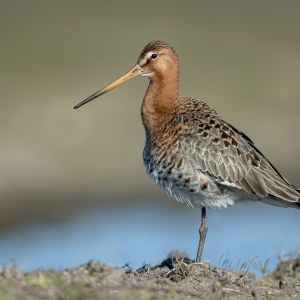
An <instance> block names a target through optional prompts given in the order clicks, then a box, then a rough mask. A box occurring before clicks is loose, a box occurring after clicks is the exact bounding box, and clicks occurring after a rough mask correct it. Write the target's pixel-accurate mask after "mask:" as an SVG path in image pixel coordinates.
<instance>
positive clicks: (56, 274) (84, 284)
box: [0, 253, 300, 300]
mask: <svg viewBox="0 0 300 300" xmlns="http://www.w3.org/2000/svg"><path fill="white" fill-rule="evenodd" d="M173 254H174V253H173ZM175 254H176V253H175ZM0 299H1V300H16V299H18V300H19V299H22V300H40V299H47V300H67V299H68V300H75V299H76V300H94V299H97V300H102V299H107V300H110V299H117V300H119V299H147V300H148V299H149V300H150V299H205V300H219V299H227V300H229V299H230V300H239V299H246V300H248V299H251V300H254V299H257V300H264V299H266V300H273V299H280V300H281V299H300V257H299V258H297V259H295V260H292V261H287V262H282V263H280V264H279V265H278V267H277V269H276V270H275V272H273V273H271V274H267V273H266V274H265V276H264V278H263V279H258V278H256V277H255V275H254V274H252V273H247V272H246V271H243V272H238V273H236V272H232V271H230V270H227V269H221V268H217V267H214V266H212V265H210V264H208V263H206V262H203V263H194V262H193V261H192V260H190V259H188V258H187V257H185V256H184V255H180V254H178V253H177V255H176V256H174V255H173V256H169V257H168V258H167V259H166V260H164V261H163V262H162V263H161V264H159V265H157V266H143V267H142V268H140V269H138V270H133V269H131V268H130V267H129V266H126V267H125V268H123V269H121V268H115V267H111V266H108V265H105V264H102V263H101V262H95V261H93V260H91V261H90V262H88V263H86V264H83V265H81V266H79V267H77V268H70V269H66V270H65V271H62V272H61V271H56V270H51V269H50V270H47V271H46V270H43V269H39V270H36V271H34V272H31V273H25V272H23V271H22V270H20V269H19V268H18V267H17V266H11V265H10V266H6V267H4V268H3V269H0Z"/></svg>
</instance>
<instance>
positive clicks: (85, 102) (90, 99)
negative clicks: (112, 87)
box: [74, 90, 101, 109]
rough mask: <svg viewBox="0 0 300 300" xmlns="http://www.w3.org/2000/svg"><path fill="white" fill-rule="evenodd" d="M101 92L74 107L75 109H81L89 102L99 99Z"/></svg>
mask: <svg viewBox="0 0 300 300" xmlns="http://www.w3.org/2000/svg"><path fill="white" fill-rule="evenodd" d="M100 92H101V90H100V91H98V92H96V93H95V94H93V95H91V96H89V97H88V98H86V99H84V100H83V101H81V102H80V103H78V104H77V105H75V106H74V109H77V108H79V107H80V106H82V105H84V104H87V103H88V102H90V101H92V100H94V99H95V98H97V97H99V96H100V95H101V93H100Z"/></svg>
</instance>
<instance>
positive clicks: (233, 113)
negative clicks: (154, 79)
mask: <svg viewBox="0 0 300 300" xmlns="http://www.w3.org/2000/svg"><path fill="white" fill-rule="evenodd" d="M299 15H300V2H299V1H298V0H297V1H156V0H154V1H153V0H152V1H92V0H89V1H40V0H37V1H32V0H27V1H15V0H9V1H3V0H1V1H0V36H1V41H0V53H1V57H0V61H1V68H0V80H1V89H0V101H1V111H0V114H1V115H0V117H1V126H0V138H1V147H0V229H1V230H4V229H6V228H11V227H12V226H16V225H20V224H23V223H24V222H27V221H34V220H39V219H40V220H45V219H49V220H64V219H65V218H68V217H72V216H73V215H74V214H79V213H81V212H82V211H84V210H89V209H94V208H96V207H97V208H99V207H108V206H114V205H117V204H121V203H122V204H124V203H131V204H132V203H141V202H142V201H146V200H147V199H149V197H150V198H151V199H152V200H151V201H153V202H152V203H153V205H156V204H155V203H163V204H167V205H173V206H176V205H178V207H179V206H180V205H179V204H176V202H175V201H173V200H170V199H167V196H166V195H164V193H163V192H162V191H160V190H159V189H158V188H156V187H155V185H154V183H153V182H152V181H151V180H150V179H149V178H148V177H147V175H146V174H145V170H144V167H143V165H142V150H143V146H144V140H145V137H144V129H143V127H142V123H141V120H140V106H141V103H142V99H143V96H144V93H145V91H146V88H147V85H148V80H147V79H145V78H138V79H135V80H133V81H130V82H128V83H126V84H125V85H123V86H121V87H119V88H117V89H115V90H113V91H112V92H110V93H108V94H106V95H105V96H103V97H101V99H97V100H95V101H93V102H92V103H90V104H88V105H86V106H84V107H83V108H81V109H79V110H76V111H74V110H73V106H74V105H75V104H77V103H78V102H80V101H81V100H83V99H84V98H86V97H87V96H89V95H91V94H92V93H94V92H96V91H97V90H99V89H100V88H102V87H103V86H105V85H106V84H108V83H110V82H112V81H113V80H114V79H116V78H118V77H119V76H120V75H123V74H124V73H125V72H126V71H128V70H129V69H130V68H131V67H132V66H133V65H134V64H135V63H136V61H137V58H138V56H139V54H140V52H141V50H142V49H143V47H144V46H145V45H146V44H147V43H148V42H149V41H151V40H153V39H162V40H165V41H167V42H169V43H170V44H171V45H172V46H173V47H174V48H175V50H176V51H177V53H178V55H179V58H180V63H181V77H180V92H181V94H182V95H185V96H193V97H195V98H199V99H202V100H204V101H206V102H208V103H209V104H210V105H211V106H212V107H213V108H215V109H216V110H217V111H218V113H219V114H221V115H222V116H223V117H224V118H225V119H227V120H228V121H229V122H230V123H232V124H233V125H234V126H236V127H238V128H239V129H241V130H242V131H244V132H245V133H246V134H247V135H249V136H250V137H251V138H252V139H253V140H254V142H255V143H256V145H257V147H258V148H259V149H260V150H261V151H262V152H263V153H264V154H265V155H266V156H267V157H268V158H269V159H270V160H271V161H272V162H273V163H274V165H275V166H276V167H277V168H278V169H279V171H281V172H283V174H284V175H285V176H286V177H287V178H288V179H289V180H291V181H292V182H293V183H294V184H297V185H300V179H299V172H300V171H299V170H300V162H299V149H300V148H299V146H300V141H299V128H300V118H299V112H300V82H299V78H300V38H299V37H300V18H299ZM147 201H149V200H147ZM180 208H183V206H182V205H181V206H180ZM195 230H196V229H195Z"/></svg>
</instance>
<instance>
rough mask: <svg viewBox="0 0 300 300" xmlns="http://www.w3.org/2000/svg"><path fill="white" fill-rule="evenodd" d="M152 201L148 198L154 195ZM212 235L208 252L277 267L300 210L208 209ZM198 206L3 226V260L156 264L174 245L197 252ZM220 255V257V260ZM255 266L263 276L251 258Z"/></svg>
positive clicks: (294, 234) (210, 256) (295, 245)
mask: <svg viewBox="0 0 300 300" xmlns="http://www.w3.org/2000/svg"><path fill="white" fill-rule="evenodd" d="M149 203H150V202H149ZM207 218H208V226H209V230H208V234H207V239H206V243H205V248H204V253H203V259H204V260H209V261H210V263H211V264H213V265H215V266H220V265H221V264H222V262H223V261H224V259H226V258H228V259H229V260H230V261H231V267H232V268H233V267H234V265H235V264H237V262H238V260H239V259H241V262H244V261H246V262H248V261H250V260H251V259H253V258H254V257H256V256H258V258H256V259H255V261H256V262H257V263H260V262H261V263H264V262H265V261H266V260H267V259H269V263H268V269H269V270H271V271H272V270H274V269H275V267H276V264H277V263H278V255H280V254H282V253H288V252H290V251H293V252H297V251H298V249H299V248H300V234H299V228H300V211H298V210H294V209H283V208H277V207H272V206H269V205H265V204H261V203H249V204H238V205H235V206H234V207H231V208H229V209H223V210H208V213H207ZM200 222H201V211H200V210H199V209H188V208H186V207H185V206H184V205H178V206H176V207H174V206H157V205H150V204H149V205H142V204H141V205H127V206H125V205H124V206H118V207H111V208H105V209H101V210H100V209H99V210H98V211H97V210H93V211H90V212H85V213H82V214H80V215H77V217H74V218H73V219H70V220H68V221H65V222H55V223H54V222H48V223H47V222H45V223H43V222H39V223H31V224H26V225H23V226H22V227H18V228H14V229H13V230H10V231H6V232H2V233H0V263H2V264H3V265H6V264H10V263H12V262H13V263H16V264H17V265H18V266H19V267H20V268H21V269H23V270H24V271H32V270H34V269H37V268H39V267H43V268H45V269H48V268H55V269H59V270H63V269H65V268H68V267H76V266H78V265H80V264H82V263H85V262H87V261H89V260H90V259H96V260H100V261H101V262H104V263H107V264H111V265H113V266H118V267H122V266H123V265H124V264H126V263H129V264H130V266H131V267H132V268H138V267H141V266H142V264H143V263H156V262H158V261H159V260H162V259H164V258H165V257H166V256H167V254H168V253H169V252H170V251H171V250H176V249H177V250H180V251H185V252H187V253H188V254H189V255H190V258H194V257H195V256H196V250H197V246H198V238H199V236H198V228H199V225H200ZM220 258H221V262H220ZM250 271H252V272H254V273H255V274H256V275H257V276H259V277H261V272H260V271H259V269H258V268H257V267H255V266H254V265H252V266H251V267H250Z"/></svg>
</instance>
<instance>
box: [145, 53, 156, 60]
mask: <svg viewBox="0 0 300 300" xmlns="http://www.w3.org/2000/svg"><path fill="white" fill-rule="evenodd" d="M152 54H157V53H156V52H152V51H151V52H148V53H147V55H146V56H147V58H148V59H149V58H150V57H151V56H152Z"/></svg>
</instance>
